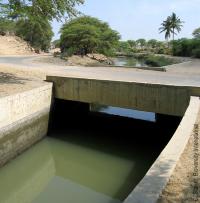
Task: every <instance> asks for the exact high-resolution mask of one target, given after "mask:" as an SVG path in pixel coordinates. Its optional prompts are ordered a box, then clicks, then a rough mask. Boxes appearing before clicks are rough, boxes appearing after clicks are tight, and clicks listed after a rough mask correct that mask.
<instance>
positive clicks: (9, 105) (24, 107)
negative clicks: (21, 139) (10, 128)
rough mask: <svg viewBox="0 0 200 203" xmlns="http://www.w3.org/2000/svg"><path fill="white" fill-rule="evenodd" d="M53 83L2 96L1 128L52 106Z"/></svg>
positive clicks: (0, 107) (0, 98) (0, 109)
mask: <svg viewBox="0 0 200 203" xmlns="http://www.w3.org/2000/svg"><path fill="white" fill-rule="evenodd" d="M51 94H52V84H50V83H43V84H41V86H40V87H37V88H33V89H31V90H28V91H24V92H20V89H19V93H17V94H13V95H9V96H5V97H0V112H1V113H0V129H1V128H2V127H4V126H6V125H9V124H12V123H14V122H16V121H18V120H20V119H22V118H24V117H26V116H29V115H31V114H33V113H36V112H37V111H41V110H42V109H44V108H50V101H51Z"/></svg>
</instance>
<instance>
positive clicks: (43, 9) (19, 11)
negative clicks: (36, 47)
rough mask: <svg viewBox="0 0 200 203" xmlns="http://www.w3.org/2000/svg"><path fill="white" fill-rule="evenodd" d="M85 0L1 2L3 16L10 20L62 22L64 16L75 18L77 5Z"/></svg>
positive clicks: (14, 0)
mask: <svg viewBox="0 0 200 203" xmlns="http://www.w3.org/2000/svg"><path fill="white" fill-rule="evenodd" d="M83 3H84V0H56V1H55V0H8V1H2V0H0V11H1V14H0V15H1V16H2V15H4V16H5V15H6V16H8V17H10V18H13V19H15V18H19V17H21V18H22V17H24V18H27V17H30V16H32V17H38V16H40V17H44V18H46V19H48V20H52V19H54V18H55V19H57V20H60V19H61V18H62V17H64V16H66V15H67V16H75V15H77V14H78V11H77V10H76V5H77V4H83Z"/></svg>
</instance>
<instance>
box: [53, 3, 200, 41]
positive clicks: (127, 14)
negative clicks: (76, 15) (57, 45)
mask: <svg viewBox="0 0 200 203" xmlns="http://www.w3.org/2000/svg"><path fill="white" fill-rule="evenodd" d="M78 9H79V10H80V11H81V12H82V13H84V14H86V15H90V16H93V17H97V18H99V19H101V20H103V21H106V22H108V23H109V24H110V26H111V27H112V28H113V29H115V30H117V31H118V32H119V33H120V34H121V36H122V39H123V40H128V39H133V40H135V39H138V38H145V39H152V38H155V39H159V40H164V34H159V31H158V28H159V27H160V24H161V23H162V21H163V20H165V19H166V17H167V16H168V15H170V14H171V13H172V12H175V13H176V14H177V15H178V16H179V17H180V18H181V20H183V21H184V22H185V23H184V27H183V29H182V31H181V33H180V34H179V35H178V36H177V38H181V37H188V38H191V37H192V32H193V30H194V29H195V28H197V27H200V0H85V4H84V5H83V6H79V7H78ZM60 26H61V23H57V22H53V30H54V33H55V36H54V39H57V38H59V34H58V31H59V29H60Z"/></svg>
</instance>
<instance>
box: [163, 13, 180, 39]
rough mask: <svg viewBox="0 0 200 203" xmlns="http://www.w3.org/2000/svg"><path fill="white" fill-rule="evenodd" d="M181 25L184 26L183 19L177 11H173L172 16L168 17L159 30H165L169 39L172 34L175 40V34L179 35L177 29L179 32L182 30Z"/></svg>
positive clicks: (166, 37)
mask: <svg viewBox="0 0 200 203" xmlns="http://www.w3.org/2000/svg"><path fill="white" fill-rule="evenodd" d="M181 27H183V21H181V20H180V18H179V17H178V16H177V15H176V14H175V13H172V15H171V16H168V17H167V19H166V20H165V21H163V23H162V24H161V27H160V28H159V30H160V33H162V32H165V39H166V40H167V41H168V40H169V38H170V37H171V34H172V37H173V41H174V36H175V35H177V33H176V31H177V32H178V33H179V32H180V31H181Z"/></svg>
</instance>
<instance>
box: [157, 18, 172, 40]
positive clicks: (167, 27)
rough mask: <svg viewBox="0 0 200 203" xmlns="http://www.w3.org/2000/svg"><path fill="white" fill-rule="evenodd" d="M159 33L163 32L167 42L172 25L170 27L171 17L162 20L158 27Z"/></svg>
mask: <svg viewBox="0 0 200 203" xmlns="http://www.w3.org/2000/svg"><path fill="white" fill-rule="evenodd" d="M159 30H160V33H162V32H165V39H166V40H167V42H168V41H169V38H170V37H171V33H172V27H171V18H170V17H169V16H168V17H167V19H166V20H164V21H163V22H162V24H161V27H160V28H159Z"/></svg>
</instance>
